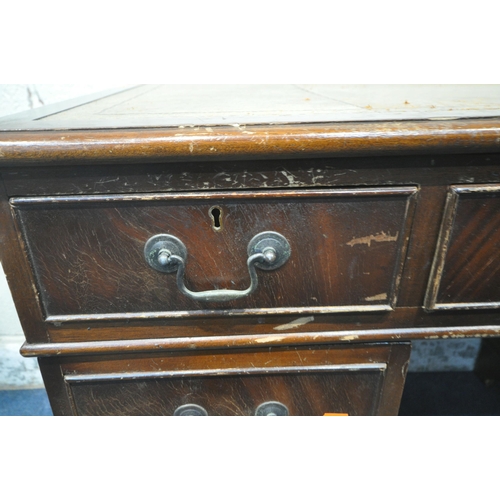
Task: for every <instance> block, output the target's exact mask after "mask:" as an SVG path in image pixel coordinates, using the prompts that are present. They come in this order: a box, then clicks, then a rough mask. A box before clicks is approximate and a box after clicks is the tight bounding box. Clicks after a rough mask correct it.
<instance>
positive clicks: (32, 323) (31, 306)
mask: <svg viewBox="0 0 500 500" xmlns="http://www.w3.org/2000/svg"><path fill="white" fill-rule="evenodd" d="M12 212H13V211H12V208H11V207H10V206H9V203H8V197H7V194H6V188H5V185H4V179H3V177H2V176H1V175H0V262H2V267H3V271H4V273H5V277H6V280H7V283H8V286H9V291H10V293H11V295H12V298H13V299H14V305H15V309H16V312H17V314H18V316H19V321H20V323H21V326H22V328H23V330H24V332H25V336H26V337H27V338H28V339H29V340H35V339H36V340H37V341H45V340H47V341H48V340H49V336H48V331H47V330H48V328H47V325H46V324H45V323H44V317H43V305H42V300H41V297H40V295H39V293H38V290H37V288H36V286H35V285H34V283H35V281H34V274H33V270H32V268H31V266H30V264H29V262H28V258H27V255H28V250H27V248H26V244H25V242H24V240H23V238H22V236H21V232H20V230H19V227H18V225H17V221H16V219H15V217H13V213H12Z"/></svg>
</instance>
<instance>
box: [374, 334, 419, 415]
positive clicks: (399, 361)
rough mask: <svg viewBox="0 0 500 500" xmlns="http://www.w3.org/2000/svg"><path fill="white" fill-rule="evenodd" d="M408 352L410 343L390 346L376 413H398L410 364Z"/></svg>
mask: <svg viewBox="0 0 500 500" xmlns="http://www.w3.org/2000/svg"><path fill="white" fill-rule="evenodd" d="M410 354H411V344H410V343H408V344H398V345H397V346H396V345H392V346H391V351H390V355H389V359H388V361H387V365H388V369H387V371H386V372H385V373H384V384H383V388H382V391H379V398H380V399H379V405H378V412H377V414H378V415H383V416H390V415H393V416H396V415H398V413H399V406H400V404H401V398H402V396H403V390H404V384H405V381H406V375H407V373H408V367H409V365H410Z"/></svg>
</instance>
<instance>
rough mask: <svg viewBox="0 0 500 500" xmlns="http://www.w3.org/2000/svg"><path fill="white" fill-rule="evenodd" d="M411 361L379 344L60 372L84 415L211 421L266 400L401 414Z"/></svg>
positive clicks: (314, 408)
mask: <svg viewBox="0 0 500 500" xmlns="http://www.w3.org/2000/svg"><path fill="white" fill-rule="evenodd" d="M408 357H409V345H408V344H381V345H376V346H373V345H363V346H357V347H352V346H345V347H337V348H326V349H323V348H317V347H307V346H305V347H303V348H300V349H285V350H283V349H266V350H262V349H260V350H244V351H238V352H236V353H235V352H233V351H231V350H224V351H217V352H211V353H209V354H207V353H205V352H199V353H196V354H190V355H187V356H186V355H182V356H179V355H176V354H175V353H172V354H170V355H168V354H164V355H162V356H161V357H158V356H151V355H150V356H141V357H140V358H138V357H118V356H115V357H107V358H101V359H95V358H93V359H89V360H85V359H84V358H82V359H81V360H80V361H72V360H70V359H68V360H65V361H63V363H62V365H61V366H62V373H63V377H64V380H65V382H66V383H67V384H68V386H69V388H70V390H71V394H72V398H73V400H74V402H75V410H76V413H77V414H80V415H140V414H143V415H144V414H146V415H172V414H173V412H174V411H175V409H176V408H177V407H178V406H181V405H184V404H198V405H201V406H202V407H204V408H205V409H206V410H207V412H208V414H209V415H253V414H254V413H255V410H256V408H257V406H259V405H260V404H261V403H264V402H266V401H279V402H281V403H283V404H285V405H286V406H287V407H288V409H289V411H290V415H292V416H299V415H324V414H325V413H347V414H349V415H375V414H379V413H380V414H390V415H396V414H397V410H398V407H399V398H400V394H399V392H400V391H402V388H403V385H404V374H405V363H407V362H408ZM389 360H391V363H390V364H388V361H389ZM388 386H390V387H389V388H388V389H386V387H388ZM396 386H397V387H396ZM393 394H394V395H395V397H394V396H393ZM381 401H382V404H381Z"/></svg>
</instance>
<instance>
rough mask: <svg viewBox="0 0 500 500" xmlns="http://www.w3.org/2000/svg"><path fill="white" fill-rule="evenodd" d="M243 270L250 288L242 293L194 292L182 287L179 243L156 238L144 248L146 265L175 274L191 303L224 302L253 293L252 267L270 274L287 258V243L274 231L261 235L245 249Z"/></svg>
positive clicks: (165, 237) (183, 258)
mask: <svg viewBox="0 0 500 500" xmlns="http://www.w3.org/2000/svg"><path fill="white" fill-rule="evenodd" d="M247 252H248V259H247V266H248V272H249V274H250V286H249V287H248V288H247V289H246V290H226V289H223V290H206V291H203V292H194V291H192V290H189V289H188V288H187V287H186V285H185V284H184V270H185V267H186V260H187V255H188V253H187V249H186V246H185V245H184V243H182V241H181V240H180V239H179V238H177V237H175V236H172V235H170V234H157V235H156V236H153V237H152V238H150V239H149V240H148V241H147V242H146V245H145V247H144V257H145V258H146V262H147V263H148V264H149V265H150V266H151V267H152V268H153V269H156V270H157V271H160V272H162V273H173V272H175V271H177V286H178V287H179V290H180V291H181V292H182V293H183V294H184V295H187V296H188V297H190V298H191V299H194V300H201V301H214V302H225V301H228V300H234V299H240V298H242V297H247V296H248V295H250V294H251V293H253V292H254V291H255V290H256V288H257V285H258V278H257V272H256V270H255V268H256V267H258V268H259V269H263V270H266V271H272V270H274V269H278V268H279V267H281V266H282V265H283V264H284V263H285V262H286V261H287V260H288V258H289V257H290V253H291V249H290V244H289V243H288V241H287V239H286V238H285V237H284V236H282V235H281V234H279V233H275V232H274V231H265V232H263V233H259V234H257V235H256V236H254V237H253V238H252V239H251V240H250V243H249V244H248V248H247Z"/></svg>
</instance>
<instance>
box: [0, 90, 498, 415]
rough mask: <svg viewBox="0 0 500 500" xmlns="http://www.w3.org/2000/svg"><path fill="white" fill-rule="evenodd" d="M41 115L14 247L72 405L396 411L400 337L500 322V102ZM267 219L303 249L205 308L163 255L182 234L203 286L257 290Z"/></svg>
mask: <svg viewBox="0 0 500 500" xmlns="http://www.w3.org/2000/svg"><path fill="white" fill-rule="evenodd" d="M134 92H135V91H134ZM140 92H142V90H141V91H140ZM119 99H121V100H122V101H123V96H119ZM115 100H116V99H115ZM110 102H111V101H110ZM117 102H118V101H117ZM127 106H128V104H127ZM92 109H94V108H92ZM77 111H78V110H77ZM77 114H78V113H77ZM66 116H69V115H66ZM54 120H55V121H52V122H50V123H56V122H57V117H55V118H54ZM49 121H50V120H49ZM19 123H20V122H19ZM47 123H48V122H47ZM50 123H49V125H50ZM33 124H34V125H33ZM32 125H33V126H32V127H31V128H30V127H29V126H28V128H27V129H26V130H24V131H23V130H19V131H17V132H16V131H9V132H0V176H1V181H2V182H1V184H0V257H1V259H2V264H3V267H4V270H5V272H6V274H7V278H8V281H9V285H10V287H11V289H12V293H13V297H14V300H15V302H16V307H17V309H18V312H19V315H20V319H21V323H22V325H23V328H24V330H25V335H26V339H27V343H26V344H25V345H24V346H23V348H22V353H23V355H25V356H38V357H39V362H40V366H41V370H42V374H43V376H44V381H45V384H46V387H47V390H48V394H49V398H50V400H51V404H52V407H53V410H54V413H55V414H57V415H72V414H171V413H172V412H173V410H174V409H175V407H176V406H178V405H180V404H183V403H187V402H189V398H190V396H188V395H189V394H190V393H193V394H195V395H196V398H195V399H196V401H192V402H197V403H198V404H202V405H206V406H207V409H209V413H210V414H238V415H250V414H252V413H253V412H254V411H255V408H256V406H257V405H258V404H260V403H261V402H264V400H267V398H269V399H276V400H278V401H280V400H281V399H283V402H285V404H287V406H289V408H290V410H291V411H292V413H293V414H308V415H310V414H315V415H316V414H323V413H338V412H341V413H344V412H347V413H350V414H380V415H386V414H390V415H395V414H397V407H398V404H399V400H400V397H401V393H402V389H403V384H404V379H405V376H406V369H407V362H408V357H409V346H408V345H401V344H398V345H393V344H388V343H387V342H400V341H411V340H413V339H422V338H427V339H432V338H442V339H446V338H467V337H482V338H486V337H488V338H490V337H491V338H494V337H500V327H499V326H498V325H500V307H499V304H500V292H499V290H500V286H499V283H500V260H499V258H498V255H499V250H500V216H499V214H500V196H499V193H500V188H499V187H498V186H500V120H499V119H498V118H484V119H470V118H469V119H463V120H441V121H439V120H421V121H415V120H413V121H399V122H395V121H387V122H374V121H372V122H369V123H368V122H367V123H364V122H357V123H354V122H353V123H347V122H344V123H310V124H304V123H296V124H293V125H292V124H291V125H266V124H264V125H248V126H238V127H236V126H214V127H191V128H189V127H188V128H177V127H170V128H165V127H159V128H154V127H149V128H148V127H145V128H138V127H137V126H136V125H134V124H133V123H132V124H129V125H127V128H123V129H114V130H110V129H99V128H93V129H82V130H76V129H74V127H73V130H59V131H55V130H51V131H50V130H49V131H47V130H45V131H44V130H38V131H36V130H34V129H36V128H40V127H41V128H43V127H44V124H43V123H42V122H41V121H36V120H35V121H34V122H33V123H32ZM49 128H50V127H49ZM69 128H71V127H69ZM213 206H217V207H220V208H221V209H222V215H221V216H222V219H221V221H222V227H223V229H222V230H220V231H214V229H213V227H212V220H211V218H210V215H209V210H210V208H211V207H213ZM268 230H273V231H277V232H280V233H282V234H283V235H285V236H286V237H287V238H288V239H289V241H290V243H291V246H292V255H291V259H290V260H289V261H288V262H287V264H285V266H283V268H281V269H278V270H276V271H273V272H268V273H266V272H264V271H258V276H259V287H258V288H257V291H256V292H255V293H254V294H253V295H252V296H250V297H248V298H245V299H241V301H233V302H228V303H226V304H223V303H222V304H221V303H212V304H210V303H207V304H203V306H200V305H199V304H198V303H196V302H195V301H193V300H192V299H189V298H187V297H185V296H184V295H182V294H180V292H179V291H178V290H177V287H176V284H175V275H165V274H161V273H158V272H156V271H154V270H152V269H150V268H149V267H148V266H147V264H146V263H145V261H144V257H143V247H144V244H145V242H146V241H147V239H149V237H151V236H153V235H154V234H159V233H172V234H174V235H176V236H178V237H180V238H181V239H182V240H183V241H184V243H185V244H186V246H187V247H188V251H189V258H188V262H187V267H186V277H185V280H186V284H187V285H188V287H189V288H191V289H193V290H197V291H200V290H211V289H216V288H230V289H242V288H245V287H246V286H247V285H248V282H249V276H248V270H247V268H246V264H245V262H246V246H247V243H248V241H249V240H250V238H251V237H253V236H254V235H255V234H257V233H258V232H261V231H268ZM433 262H434V264H433ZM447 304H448V305H447ZM464 304H465V306H464ZM448 307H451V309H449V310H448V309H447V308H448ZM343 365H350V366H349V367H347V368H346V366H343ZM354 365H355V366H354ZM370 366H371V368H373V369H371V368H370ZM331 367H336V368H331ZM367 367H368V368H367ZM330 368H331V369H330ZM348 368H355V369H354V370H351V369H348Z"/></svg>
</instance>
